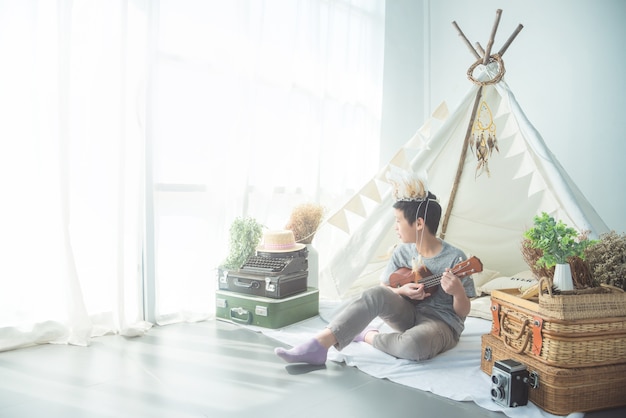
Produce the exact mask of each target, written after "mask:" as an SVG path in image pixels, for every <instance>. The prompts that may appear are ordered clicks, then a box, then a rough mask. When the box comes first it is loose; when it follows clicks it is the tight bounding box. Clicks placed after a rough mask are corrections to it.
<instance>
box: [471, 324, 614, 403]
mask: <svg viewBox="0 0 626 418" xmlns="http://www.w3.org/2000/svg"><path fill="white" fill-rule="evenodd" d="M505 359H513V360H516V361H519V362H520V363H522V364H524V365H526V368H527V370H528V372H529V373H530V377H531V379H530V382H529V384H530V387H529V390H528V400H529V401H531V402H532V403H534V404H535V405H537V406H538V407H540V408H541V409H544V410H545V411H547V412H549V413H551V414H555V415H568V414H570V413H573V412H589V411H596V410H600V409H608V408H617V407H621V406H624V405H626V396H624V388H625V387H626V363H622V364H616V365H611V366H598V367H584V368H575V369H571V368H560V367H554V366H549V365H546V364H544V363H543V362H541V361H538V360H537V359H536V358H532V357H530V356H527V355H524V354H518V353H514V352H511V350H510V349H509V347H507V346H506V345H505V344H504V343H503V342H502V341H501V340H500V339H499V338H497V337H495V336H493V335H491V334H486V335H483V336H482V353H481V361H480V369H481V370H482V371H483V372H485V373H487V374H488V375H491V370H492V368H493V363H494V362H496V361H500V360H505Z"/></svg>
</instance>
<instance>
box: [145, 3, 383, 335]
mask: <svg viewBox="0 0 626 418" xmlns="http://www.w3.org/2000/svg"><path fill="white" fill-rule="evenodd" d="M157 14H158V29H157V30H156V31H157V32H158V35H157V39H158V41H157V45H156V56H157V57H158V58H157V60H156V63H155V76H154V84H153V91H154V94H155V98H154V101H153V103H154V106H155V107H154V109H153V110H154V111H153V113H152V115H153V117H152V121H153V126H154V127H153V129H152V131H153V132H154V137H153V140H154V152H153V154H152V155H153V156H154V161H153V172H154V182H155V190H156V191H155V196H154V200H155V212H154V215H155V227H156V241H155V242H156V244H155V254H156V255H155V260H156V272H155V284H156V289H157V294H156V297H155V298H156V301H155V305H156V313H155V320H156V321H157V322H159V323H168V322H173V321H180V320H196V319H198V318H208V317H211V315H212V314H213V312H214V309H215V308H214V293H213V292H214V289H215V286H216V280H215V276H216V271H215V269H216V268H217V267H218V266H219V264H220V263H221V262H222V261H223V260H224V259H225V257H226V255H227V253H228V243H229V236H228V229H229V227H230V224H231V222H232V221H233V219H234V218H235V217H237V216H251V217H254V218H256V219H257V220H258V221H259V222H261V223H262V224H263V225H264V226H266V227H267V228H271V229H275V228H282V227H284V225H285V224H286V222H287V220H288V217H289V214H290V212H291V210H292V209H293V207H294V206H295V205H297V204H299V203H303V202H317V203H320V204H322V206H324V207H326V208H327V209H329V210H331V209H333V208H334V207H335V206H336V205H339V204H340V203H343V201H345V200H346V199H347V198H348V197H350V196H352V193H353V192H354V191H355V190H356V189H357V188H359V187H361V186H362V184H364V183H365V182H366V181H367V180H368V179H370V178H371V176H372V175H373V174H374V173H375V172H376V171H377V169H378V161H379V160H378V150H379V138H380V134H379V130H380V129H379V125H380V113H381V95H382V68H383V52H384V51H383V43H384V1H379V0H353V1H328V0H272V1H258V0H256V1H255V0H231V1H227V2H226V1H200V0H195V1H194V0H182V1H181V0H161V2H160V6H159V10H158V13H157ZM314 244H315V245H324V244H323V243H316V242H314ZM321 261H323V260H321Z"/></svg>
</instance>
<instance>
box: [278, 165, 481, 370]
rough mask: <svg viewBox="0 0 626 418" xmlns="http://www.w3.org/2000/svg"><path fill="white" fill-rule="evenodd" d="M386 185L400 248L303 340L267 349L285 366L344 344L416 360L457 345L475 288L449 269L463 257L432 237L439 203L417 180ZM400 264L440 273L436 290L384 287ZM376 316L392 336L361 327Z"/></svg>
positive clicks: (406, 177) (316, 359)
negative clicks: (377, 280)
mask: <svg viewBox="0 0 626 418" xmlns="http://www.w3.org/2000/svg"><path fill="white" fill-rule="evenodd" d="M390 181H391V183H392V184H393V185H394V192H393V193H394V198H395V200H396V202H395V203H394V205H393V208H394V214H395V218H396V227H395V229H396V231H397V233H398V236H399V238H400V240H401V241H402V244H400V245H398V246H397V247H396V248H395V250H394V252H393V255H392V256H391V260H390V261H389V263H388V265H387V267H386V269H385V271H384V272H383V273H382V275H381V286H375V287H373V288H371V289H367V290H366V291H364V292H363V294H362V295H361V297H360V298H359V299H357V300H355V301H354V302H353V303H351V304H350V305H349V306H347V307H346V309H345V310H344V311H342V312H341V313H340V314H338V315H337V316H336V317H335V318H334V319H333V320H332V321H331V322H330V323H329V324H328V326H327V327H326V328H325V329H324V330H322V331H321V332H320V333H319V334H317V335H316V336H315V337H314V338H312V339H311V340H309V341H307V342H305V343H302V344H300V345H297V346H295V347H293V348H291V349H289V350H286V349H284V348H282V347H277V348H276V349H275V350H274V352H275V353H276V355H278V356H279V357H281V358H282V359H283V360H285V361H286V362H288V363H308V364H313V365H321V364H324V363H325V362H326V358H327V353H328V349H329V348H330V347H331V346H334V347H335V348H336V349H338V350H342V349H343V348H344V347H346V346H347V345H348V344H350V343H351V342H352V341H364V342H366V343H368V344H371V345H372V346H373V347H375V348H377V349H378V350H381V351H383V352H385V353H387V354H390V355H392V356H395V357H398V358H403V359H409V360H415V361H422V360H426V359H430V358H432V357H434V356H436V355H437V354H439V353H442V352H444V351H447V350H449V349H451V348H452V347H454V346H455V345H456V344H457V343H458V341H459V337H460V335H461V332H462V331H463V329H464V321H465V317H466V316H467V315H468V313H469V311H470V307H471V306H470V298H471V297H474V296H475V290H474V282H473V280H472V278H471V276H466V277H463V278H459V277H457V276H455V275H454V274H453V273H452V271H451V268H452V267H453V266H455V265H456V264H458V263H459V262H461V261H463V260H465V259H466V256H465V254H464V253H463V252H462V251H461V250H459V249H458V248H455V247H453V246H452V245H450V244H448V243H446V242H445V241H443V240H440V239H439V238H437V236H436V233H437V228H438V227H439V221H440V219H441V206H440V205H439V203H438V202H437V197H436V196H435V195H434V194H432V193H430V192H429V191H428V190H427V189H426V186H425V182H424V180H422V179H420V178H418V177H416V176H414V175H413V174H411V173H404V174H401V175H399V177H396V178H394V179H390ZM401 267H408V268H410V269H412V270H413V271H424V270H423V268H424V267H425V268H426V269H428V272H429V273H430V274H432V275H441V282H440V285H439V286H437V287H436V288H435V289H434V290H431V292H430V293H429V292H427V289H425V287H424V285H422V284H416V283H414V282H409V283H407V284H404V285H402V286H400V287H392V286H391V285H390V281H389V278H390V276H391V275H392V273H394V272H395V271H396V270H398V269H400V268H401ZM420 269H421V270H420ZM422 277H424V276H422ZM376 317H380V318H381V319H382V320H383V321H384V322H385V323H386V324H388V325H389V326H390V327H391V328H392V329H393V330H394V332H391V333H381V332H379V331H378V330H377V329H373V328H366V327H367V325H368V324H369V323H370V322H371V321H372V320H373V319H374V318H376Z"/></svg>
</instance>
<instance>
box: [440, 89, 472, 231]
mask: <svg viewBox="0 0 626 418" xmlns="http://www.w3.org/2000/svg"><path fill="white" fill-rule="evenodd" d="M482 93H483V86H480V87H478V91H477V92H476V99H475V100H474V107H473V108H472V114H471V116H470V119H469V123H468V125H467V131H466V132H465V142H463V149H462V150H461V157H460V158H459V164H458V166H457V168H456V177H455V178H454V183H453V184H452V191H451V192H450V199H448V206H447V207H446V213H445V215H444V217H443V222H442V224H441V232H440V234H439V237H440V238H441V239H445V238H446V231H447V230H448V221H449V220H450V214H451V213H452V207H453V206H454V200H455V199H456V192H457V190H458V188H459V183H460V182H461V175H462V174H463V167H464V166H465V158H466V156H467V149H468V148H469V142H470V137H471V136H472V126H473V125H474V119H476V112H477V111H478V105H479V104H480V99H481V97H482Z"/></svg>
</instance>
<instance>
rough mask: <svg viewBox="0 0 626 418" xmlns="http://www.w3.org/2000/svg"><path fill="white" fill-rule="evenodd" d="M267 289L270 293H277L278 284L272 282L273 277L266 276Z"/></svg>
mask: <svg viewBox="0 0 626 418" xmlns="http://www.w3.org/2000/svg"><path fill="white" fill-rule="evenodd" d="M265 291H266V292H270V293H275V292H276V284H275V283H272V278H271V277H266V278H265Z"/></svg>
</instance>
